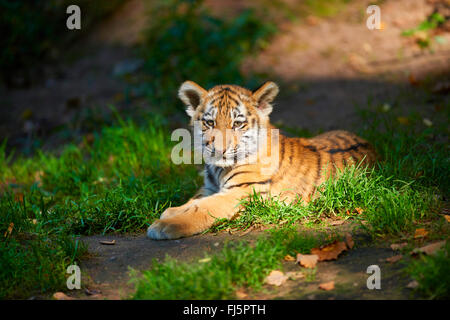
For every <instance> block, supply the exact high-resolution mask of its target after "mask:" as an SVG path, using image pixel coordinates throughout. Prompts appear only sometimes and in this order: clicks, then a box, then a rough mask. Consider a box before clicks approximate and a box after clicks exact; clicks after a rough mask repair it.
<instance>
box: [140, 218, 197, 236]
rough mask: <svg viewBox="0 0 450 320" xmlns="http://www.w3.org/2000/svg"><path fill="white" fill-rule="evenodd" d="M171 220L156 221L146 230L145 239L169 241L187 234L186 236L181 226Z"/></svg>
mask: <svg viewBox="0 0 450 320" xmlns="http://www.w3.org/2000/svg"><path fill="white" fill-rule="evenodd" d="M171 220H172V219H169V218H168V219H164V220H161V219H160V220H156V221H155V222H154V223H153V224H152V225H151V226H150V227H148V229H147V237H149V238H150V239H153V240H169V239H178V238H182V237H185V236H188V235H189V234H186V233H185V232H184V230H183V226H182V225H180V224H177V223H176V222H174V221H171Z"/></svg>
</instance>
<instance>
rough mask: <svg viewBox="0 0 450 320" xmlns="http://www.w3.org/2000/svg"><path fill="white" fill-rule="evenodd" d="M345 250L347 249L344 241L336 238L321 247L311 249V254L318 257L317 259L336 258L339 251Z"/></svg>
mask: <svg viewBox="0 0 450 320" xmlns="http://www.w3.org/2000/svg"><path fill="white" fill-rule="evenodd" d="M345 250H347V245H346V244H345V242H343V241H337V240H336V241H334V242H333V243H331V244H329V245H326V246H324V247H322V248H314V249H312V250H311V254H315V255H317V256H318V257H319V261H326V260H336V259H337V257H338V256H339V255H340V254H341V252H342V251H345Z"/></svg>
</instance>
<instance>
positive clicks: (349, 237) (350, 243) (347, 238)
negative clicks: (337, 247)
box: [345, 232, 355, 249]
mask: <svg viewBox="0 0 450 320" xmlns="http://www.w3.org/2000/svg"><path fill="white" fill-rule="evenodd" d="M345 244H346V245H347V248H349V249H352V248H353V246H354V245H355V242H354V241H353V238H352V235H351V234H350V233H348V232H347V233H346V234H345Z"/></svg>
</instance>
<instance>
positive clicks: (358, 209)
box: [355, 208, 364, 214]
mask: <svg viewBox="0 0 450 320" xmlns="http://www.w3.org/2000/svg"><path fill="white" fill-rule="evenodd" d="M355 210H356V212H358V214H361V213H363V212H364V210H363V209H361V208H355Z"/></svg>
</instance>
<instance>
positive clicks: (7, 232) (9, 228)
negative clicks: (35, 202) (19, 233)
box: [3, 222, 14, 238]
mask: <svg viewBox="0 0 450 320" xmlns="http://www.w3.org/2000/svg"><path fill="white" fill-rule="evenodd" d="M13 228H14V223H13V222H11V223H10V224H9V226H8V229H7V230H6V231H5V234H4V235H3V236H4V237H5V238H6V237H7V236H9V235H10V234H11V233H12V231H13Z"/></svg>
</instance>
